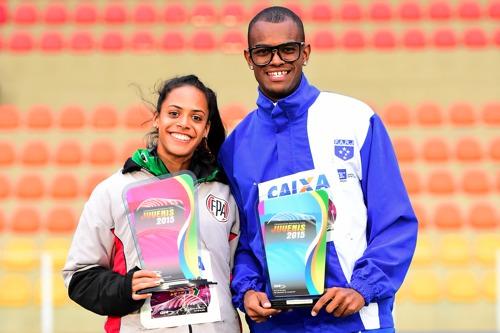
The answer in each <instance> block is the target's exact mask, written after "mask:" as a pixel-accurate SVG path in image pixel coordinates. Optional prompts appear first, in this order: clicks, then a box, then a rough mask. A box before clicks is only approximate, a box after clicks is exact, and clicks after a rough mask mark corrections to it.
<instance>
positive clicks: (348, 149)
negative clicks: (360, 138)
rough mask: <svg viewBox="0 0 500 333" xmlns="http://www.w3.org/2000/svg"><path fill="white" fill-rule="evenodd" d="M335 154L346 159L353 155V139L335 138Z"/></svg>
mask: <svg viewBox="0 0 500 333" xmlns="http://www.w3.org/2000/svg"><path fill="white" fill-rule="evenodd" d="M334 150H335V156H337V157H338V158H340V159H341V160H344V161H347V160H349V159H351V158H352V157H353V156H354V140H344V139H335V141H334Z"/></svg>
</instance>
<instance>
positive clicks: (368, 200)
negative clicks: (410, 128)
mask: <svg viewBox="0 0 500 333" xmlns="http://www.w3.org/2000/svg"><path fill="white" fill-rule="evenodd" d="M361 165H362V170H363V171H362V180H361V187H362V190H363V196H364V201H365V205H366V207H367V215H368V217H367V218H368V221H367V232H366V237H367V248H366V250H365V252H364V254H363V256H362V257H361V258H359V259H358V260H357V261H356V264H355V266H354V271H353V274H352V278H351V282H350V286H351V287H352V288H354V289H356V290H358V291H359V292H360V293H361V294H362V295H363V296H364V298H365V301H366V302H367V303H370V302H372V301H377V300H380V299H384V298H387V297H393V296H394V295H395V293H396V291H397V290H398V289H399V287H400V286H401V284H402V283H403V280H404V277H405V275H406V273H407V271H408V268H409V265H410V262H411V259H412V257H413V253H414V251H415V246H416V240H417V229H418V228H417V219H416V217H415V213H414V212H413V209H412V207H411V203H410V199H409V197H408V194H407V192H406V189H405V186H404V184H403V180H402V178H401V174H400V171H399V167H398V163H397V160H396V156H395V154H394V150H393V148H392V144H391V141H390V139H389V135H388V134H387V131H386V129H385V128H384V125H383V124H382V121H381V120H380V118H379V117H378V116H377V115H376V114H375V115H373V116H372V117H371V119H370V126H369V130H368V133H367V136H366V139H365V142H364V144H363V146H362V148H361Z"/></svg>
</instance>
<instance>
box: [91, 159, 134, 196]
mask: <svg viewBox="0 0 500 333" xmlns="http://www.w3.org/2000/svg"><path fill="white" fill-rule="evenodd" d="M124 163H125V161H124ZM107 177H109V174H107V173H102V172H95V173H92V174H90V175H88V176H87V177H86V179H85V185H84V187H83V188H82V190H83V193H82V195H83V196H84V197H85V198H88V197H89V196H90V194H91V193H92V191H93V190H94V188H95V187H96V186H97V184H99V183H100V182H102V181H103V180H104V179H106V178H107Z"/></svg>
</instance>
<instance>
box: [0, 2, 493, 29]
mask: <svg viewBox="0 0 500 333" xmlns="http://www.w3.org/2000/svg"><path fill="white" fill-rule="evenodd" d="M269 4H270V3H268V2H264V1H258V2H255V3H254V4H253V5H251V6H250V7H246V6H245V5H244V4H242V3H240V2H237V1H228V2H226V3H223V4H221V5H220V6H217V5H216V4H215V3H212V2H211V1H198V2H196V3H194V4H193V5H192V6H190V5H186V4H184V3H182V2H180V1H176V2H172V3H167V4H165V5H160V6H157V5H155V4H153V3H151V2H139V3H137V4H134V5H131V6H128V5H127V4H125V3H123V2H118V1H110V2H107V3H104V4H102V5H98V4H95V3H94V2H90V1H83V2H79V3H77V4H76V5H75V6H71V5H68V4H67V3H65V2H64V1H62V2H61V1H53V2H49V3H48V4H47V5H46V6H38V5H37V4H36V3H35V2H34V1H31V2H30V1H26V2H24V1H23V2H19V3H17V4H15V5H9V4H8V3H7V2H6V1H1V2H0V24H6V23H10V22H12V23H14V24H20V25H30V24H36V23H45V24H52V25H58V24H66V23H76V24H96V23H104V24H126V23H133V24H153V23H168V24H185V23H191V24H193V25H198V26H204V25H205V26H206V25H212V24H218V23H221V24H225V25H236V24H241V23H246V21H247V20H248V19H249V18H250V17H252V16H253V15H254V14H256V13H257V12H258V11H260V10H261V9H262V8H264V7H266V6H268V5H269ZM282 5H283V6H286V7H288V8H290V9H292V10H293V11H294V12H296V13H297V14H298V15H299V16H300V17H301V18H302V19H303V20H304V21H305V22H313V23H325V22H332V21H334V20H335V21H336V20H339V21H347V22H357V21H363V20H371V21H374V22H380V21H388V20H394V19H398V20H402V21H418V20H437V21H443V20H451V19H458V20H468V21H471V20H479V19H485V18H489V19H493V20H499V19H500V2H499V1H498V0H490V1H488V2H486V3H485V2H482V1H479V0H462V1H459V2H455V1H450V0H432V1H429V2H428V3H422V2H421V1H417V0H405V1H401V2H391V1H388V0H377V1H371V2H367V3H361V1H343V2H342V3H340V4H335V5H333V4H332V3H331V2H330V1H326V0H324V1H314V2H312V3H311V4H310V5H306V4H305V3H301V2H300V1H285V2H284V3H283V4H282Z"/></svg>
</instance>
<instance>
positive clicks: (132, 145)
mask: <svg viewBox="0 0 500 333" xmlns="http://www.w3.org/2000/svg"><path fill="white" fill-rule="evenodd" d="M139 148H146V143H145V142H144V139H143V138H138V139H129V140H127V141H125V143H124V144H123V146H122V148H121V152H120V156H119V160H118V163H125V161H126V160H127V159H128V158H129V157H132V154H133V153H134V152H135V151H136V150H137V149H139Z"/></svg>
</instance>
